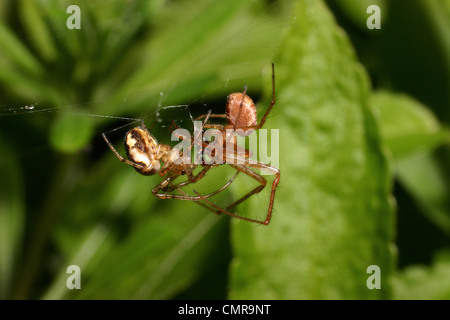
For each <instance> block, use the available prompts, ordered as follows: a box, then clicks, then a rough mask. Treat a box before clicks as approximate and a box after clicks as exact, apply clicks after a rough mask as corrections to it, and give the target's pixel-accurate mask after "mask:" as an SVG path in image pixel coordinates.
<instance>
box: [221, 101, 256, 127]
mask: <svg viewBox="0 0 450 320" xmlns="http://www.w3.org/2000/svg"><path fill="white" fill-rule="evenodd" d="M241 108H242V109H241ZM240 109H241V111H239V110H240ZM238 117H239V119H238ZM227 119H228V125H229V126H233V127H235V128H236V129H238V128H245V127H251V126H255V125H256V124H257V123H258V122H257V116H256V107H255V104H254V103H253V100H252V99H251V98H250V97H249V96H248V95H246V94H244V93H241V92H236V93H232V94H230V95H229V96H228V101H227Z"/></svg>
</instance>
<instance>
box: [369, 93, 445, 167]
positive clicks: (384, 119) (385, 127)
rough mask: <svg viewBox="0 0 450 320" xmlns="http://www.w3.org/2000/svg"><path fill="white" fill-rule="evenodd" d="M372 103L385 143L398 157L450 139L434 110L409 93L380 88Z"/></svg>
mask: <svg viewBox="0 0 450 320" xmlns="http://www.w3.org/2000/svg"><path fill="white" fill-rule="evenodd" d="M371 103H372V106H373V108H374V110H375V111H376V112H377V114H378V115H379V125H380V129H381V136H382V138H383V142H384V144H385V145H386V147H388V148H389V150H390V151H391V152H392V154H393V155H394V156H395V157H396V158H399V157H402V156H406V155H408V154H411V153H414V152H418V151H426V150H431V149H433V148H434V147H436V146H437V145H439V144H442V143H443V142H445V141H446V140H447V141H450V135H449V133H448V132H446V131H444V130H443V129H442V128H441V125H440V124H439V121H438V120H437V119H436V117H435V116H434V115H433V113H432V112H431V111H430V110H428V109H427V108H426V107H425V106H423V105H422V104H421V103H419V102H417V101H415V100H414V99H412V98H410V97H408V96H407V95H403V94H394V93H389V92H387V91H379V92H376V93H374V94H373V95H372V98H371Z"/></svg>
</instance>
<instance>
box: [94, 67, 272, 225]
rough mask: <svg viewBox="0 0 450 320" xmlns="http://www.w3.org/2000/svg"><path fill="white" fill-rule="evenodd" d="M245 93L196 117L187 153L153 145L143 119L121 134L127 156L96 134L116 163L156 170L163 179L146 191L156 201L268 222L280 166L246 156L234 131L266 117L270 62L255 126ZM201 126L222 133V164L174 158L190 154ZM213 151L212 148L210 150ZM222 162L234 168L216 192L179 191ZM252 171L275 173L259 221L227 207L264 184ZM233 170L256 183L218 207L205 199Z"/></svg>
mask: <svg viewBox="0 0 450 320" xmlns="http://www.w3.org/2000/svg"><path fill="white" fill-rule="evenodd" d="M246 92H247V87H245V88H244V91H243V92H237V93H231V94H230V95H229V96H228V99H227V105H226V113H225V114H211V111H209V112H208V113H207V114H205V115H202V116H200V117H198V118H197V120H200V119H201V120H202V125H201V130H200V131H199V132H198V133H196V134H195V133H194V134H195V136H191V137H189V138H192V139H191V140H192V142H191V144H190V148H189V149H188V152H174V149H173V148H171V147H170V146H169V145H165V144H160V143H158V141H157V140H156V139H155V138H154V137H153V136H152V134H151V133H150V131H149V129H148V128H147V127H146V126H145V124H144V122H143V120H141V125H140V126H138V127H136V128H133V129H131V130H130V131H128V132H127V133H126V135H125V152H126V155H127V157H128V159H126V158H124V157H122V156H121V155H120V154H119V152H118V151H117V150H116V149H115V148H114V146H113V145H112V143H111V142H110V141H109V139H108V138H107V137H106V135H105V133H103V134H102V136H103V139H104V140H105V141H106V143H107V144H108V146H109V148H110V149H111V150H112V151H113V152H114V154H115V155H116V157H117V158H118V159H119V160H120V161H122V162H124V163H126V164H128V165H130V166H132V167H134V168H135V169H136V171H137V172H139V173H140V174H143V175H154V174H159V175H160V176H161V177H163V178H164V179H163V181H161V182H160V183H159V184H158V185H157V186H156V187H154V188H153V189H152V193H153V194H154V195H155V196H156V197H158V198H160V199H179V200H188V201H194V202H196V203H198V204H200V205H201V206H203V207H205V208H207V209H208V210H210V211H212V212H215V213H217V214H221V213H225V214H227V215H229V216H232V217H235V218H239V219H243V220H246V221H250V222H255V223H259V224H263V225H268V224H269V222H270V220H271V217H272V210H273V204H274V199H275V191H276V188H277V185H278V183H279V181H280V170H279V169H277V168H274V167H271V166H269V165H267V164H264V163H261V162H259V161H256V160H253V159H250V157H251V152H250V151H249V150H247V149H243V148H242V147H240V146H238V145H237V142H236V141H237V139H236V132H237V134H239V135H241V136H243V135H249V134H250V133H251V132H253V130H258V129H261V128H262V127H263V125H264V123H265V121H266V119H267V116H268V115H269V113H270V112H271V110H272V108H273V106H274V105H275V100H276V99H275V67H274V65H273V63H272V100H271V102H270V105H269V106H268V108H267V110H266V112H265V114H264V115H263V117H262V118H261V120H260V122H259V124H258V122H257V113H256V107H255V104H254V103H253V101H252V99H251V98H250V97H249V96H248V95H247V94H246ZM212 118H222V119H225V121H226V122H227V124H226V125H221V124H213V123H208V121H209V120H210V119H212ZM204 129H216V130H218V131H219V132H220V134H221V135H222V136H223V139H219V140H220V141H221V143H222V145H221V146H219V147H220V148H219V149H220V151H221V152H220V155H219V157H223V162H214V163H208V162H206V161H201V162H200V163H192V162H191V161H180V158H185V157H188V155H189V156H190V150H191V149H192V148H193V146H194V142H195V141H198V138H199V135H201V133H202V131H203V130H204ZM183 139H184V138H183ZM213 143H215V144H216V147H217V141H214V142H209V141H204V139H201V146H197V147H200V149H203V148H208V147H210V146H211V144H213ZM230 146H231V147H230ZM214 150H218V149H217V148H215V149H214ZM213 156H217V154H214V152H213ZM189 159H190V158H189ZM230 159H231V162H230ZM223 164H226V165H229V166H231V167H233V168H234V169H235V170H236V174H235V175H234V176H233V177H232V178H231V179H230V180H229V181H227V182H226V183H225V184H224V185H223V186H222V187H221V188H219V189H218V190H216V191H214V192H212V193H209V194H206V195H202V194H200V193H198V192H196V191H195V190H193V192H194V193H195V195H192V194H187V193H185V191H183V190H182V189H181V188H182V187H184V186H186V185H189V184H195V183H196V182H198V181H200V180H201V179H202V178H203V177H205V175H206V174H207V172H208V171H209V170H210V169H211V168H214V167H217V166H219V165H223ZM197 167H201V170H197V171H198V173H196V174H194V171H195V169H196V168H197ZM252 169H260V170H264V171H266V172H269V173H270V174H273V175H275V178H274V180H273V182H272V187H271V192H270V199H269V207H268V210H267V215H266V218H265V219H264V220H257V219H251V218H248V217H244V216H240V215H237V214H235V213H232V212H230V210H231V209H233V208H235V207H236V206H238V205H239V204H240V203H242V202H243V201H245V200H246V199H248V198H249V197H251V196H252V195H254V194H257V193H259V192H261V191H262V190H263V189H264V188H265V187H266V184H267V180H266V179H265V178H264V177H263V176H261V175H260V174H258V173H257V172H255V171H254V170H252ZM239 173H243V174H245V175H247V176H249V177H250V178H252V179H254V180H256V181H257V182H258V183H259V185H258V186H257V187H255V188H254V189H253V190H251V191H250V192H248V193H247V194H245V195H244V196H242V197H241V198H240V199H238V200H236V201H234V202H233V203H231V204H229V205H228V206H226V207H224V208H222V207H219V206H217V205H216V204H214V203H213V202H212V201H210V199H209V198H210V197H212V196H214V195H216V194H218V193H220V192H222V191H223V190H225V189H226V188H227V187H228V186H229V185H230V184H231V183H232V182H233V181H234V180H235V178H236V177H237V175H238V174H239ZM180 176H186V177H187V179H186V181H183V182H180V183H175V182H174V181H175V180H176V179H177V178H178V177H180ZM174 191H175V192H178V194H176V193H173V192H174Z"/></svg>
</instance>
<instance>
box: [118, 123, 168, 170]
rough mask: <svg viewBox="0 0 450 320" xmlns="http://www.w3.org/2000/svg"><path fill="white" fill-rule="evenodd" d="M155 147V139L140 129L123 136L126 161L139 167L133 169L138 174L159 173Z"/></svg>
mask: <svg viewBox="0 0 450 320" xmlns="http://www.w3.org/2000/svg"><path fill="white" fill-rule="evenodd" d="M157 145H158V142H157V141H156V139H155V138H153V137H152V136H151V135H150V134H149V133H148V131H147V130H145V129H143V128H141V127H137V128H134V129H131V130H130V131H128V132H127V134H126V135H125V152H126V153H127V157H128V159H130V160H131V161H133V162H135V163H137V164H139V165H140V166H139V167H135V169H136V171H137V172H139V173H140V174H143V175H152V174H155V173H157V172H158V171H159V169H160V166H161V165H160V163H159V159H157V155H158V150H157Z"/></svg>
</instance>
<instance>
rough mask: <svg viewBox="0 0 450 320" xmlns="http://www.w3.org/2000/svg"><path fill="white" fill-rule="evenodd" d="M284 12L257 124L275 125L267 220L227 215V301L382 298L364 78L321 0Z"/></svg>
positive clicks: (379, 185) (380, 181) (380, 166)
mask: <svg viewBox="0 0 450 320" xmlns="http://www.w3.org/2000/svg"><path fill="white" fill-rule="evenodd" d="M293 12H294V16H295V21H294V23H293V24H292V26H291V28H290V30H289V32H288V34H287V35H286V37H285V39H284V40H283V42H282V43H281V45H280V48H279V53H278V55H277V59H276V60H275V68H276V79H277V81H276V85H277V97H278V102H277V104H276V105H275V107H274V111H273V114H272V115H271V118H270V119H269V121H268V122H267V126H266V127H268V128H279V130H280V146H279V150H280V155H279V156H280V170H281V181H280V185H279V188H278V190H277V193H276V196H275V207H274V213H273V217H272V221H271V222H270V224H269V225H268V226H267V227H265V226H261V227H256V226H255V225H253V224H251V223H248V222H246V221H238V220H235V221H233V225H232V244H233V252H234V254H235V256H234V259H233V261H232V267H231V270H230V271H231V283H230V298H233V299H375V298H384V299H387V298H389V297H390V296H391V292H390V291H391V290H390V286H389V283H388V278H389V276H390V275H391V273H392V268H393V253H392V250H391V249H392V238H393V232H392V231H393V209H392V205H391V203H390V195H389V193H390V184H391V181H390V178H389V170H388V163H387V161H386V159H385V156H384V155H383V154H382V151H381V147H380V139H379V133H378V129H377V126H376V123H375V120H374V117H373V115H372V113H371V110H370V109H369V85H368V79H367V75H366V74H365V72H364V70H362V68H361V66H360V65H359V64H358V63H357V61H356V57H355V53H354V51H353V50H352V48H351V45H350V43H349V41H348V39H347V37H346V36H345V35H344V34H343V33H342V31H341V30H340V29H339V28H338V27H337V26H336V25H335V22H334V19H333V17H332V16H331V14H330V12H329V11H328V9H327V8H326V7H325V5H324V4H323V2H322V1H317V0H315V1H306V0H305V1H297V2H296V8H295V10H294V11H293ZM260 201H261V200H260V199H258V198H256V197H252V198H251V199H249V200H248V201H246V203H243V204H242V208H241V209H240V210H244V211H245V210H247V211H251V210H255V209H256V208H260V205H259V204H258V202H260ZM261 215H264V213H261ZM370 265H377V266H379V267H380V269H381V290H369V289H368V287H367V285H366V281H367V279H368V277H369V274H367V273H366V272H367V268H368V267H369V266H370Z"/></svg>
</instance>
